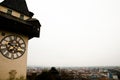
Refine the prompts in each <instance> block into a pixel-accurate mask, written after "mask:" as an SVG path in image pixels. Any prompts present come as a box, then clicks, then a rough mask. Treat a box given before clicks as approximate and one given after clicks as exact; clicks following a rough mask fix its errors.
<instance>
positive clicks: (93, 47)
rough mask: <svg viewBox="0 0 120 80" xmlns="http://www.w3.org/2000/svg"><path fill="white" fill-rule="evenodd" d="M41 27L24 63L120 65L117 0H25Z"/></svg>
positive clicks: (118, 2)
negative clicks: (38, 36)
mask: <svg viewBox="0 0 120 80" xmlns="http://www.w3.org/2000/svg"><path fill="white" fill-rule="evenodd" d="M26 1H27V5H28V8H29V10H30V11H32V12H34V14H35V15H34V17H35V18H37V19H39V21H40V23H41V25H42V27H41V32H40V38H33V39H31V40H30V41H29V47H28V65H37V66H49V67H51V66H120V0H26Z"/></svg>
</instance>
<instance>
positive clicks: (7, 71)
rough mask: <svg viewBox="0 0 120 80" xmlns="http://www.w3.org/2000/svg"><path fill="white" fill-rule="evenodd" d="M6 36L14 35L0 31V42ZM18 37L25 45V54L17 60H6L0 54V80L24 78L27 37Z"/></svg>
mask: <svg viewBox="0 0 120 80" xmlns="http://www.w3.org/2000/svg"><path fill="white" fill-rule="evenodd" d="M16 27H17V26H16ZM8 35H16V34H15V33H10V32H5V31H0V41H1V40H2V39H3V38H4V37H5V36H8ZM17 35H18V34H17ZM18 36H20V37H21V38H22V39H23V40H24V42H25V44H26V50H25V53H24V54H23V55H22V56H21V57H19V58H17V59H8V58H6V57H5V56H3V55H2V53H1V52H0V80H8V79H10V78H14V80H16V79H17V78H18V79H19V78H23V77H24V78H26V68H27V48H28V37H26V36H22V35H18ZM0 45H1V43H0Z"/></svg>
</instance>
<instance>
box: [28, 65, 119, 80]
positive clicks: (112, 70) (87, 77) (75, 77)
mask: <svg viewBox="0 0 120 80" xmlns="http://www.w3.org/2000/svg"><path fill="white" fill-rule="evenodd" d="M27 79H28V80H120V67H119V66H100V67H98V66H97V67H38V66H37V67H35V66H29V67H28V68H27Z"/></svg>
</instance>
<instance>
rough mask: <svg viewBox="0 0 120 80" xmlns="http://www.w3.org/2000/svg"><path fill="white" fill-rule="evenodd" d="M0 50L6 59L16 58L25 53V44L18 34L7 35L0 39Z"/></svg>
mask: <svg viewBox="0 0 120 80" xmlns="http://www.w3.org/2000/svg"><path fill="white" fill-rule="evenodd" d="M0 51H1V54H2V55H3V56H5V57H6V58H8V59H17V58H20V57H21V56H22V55H23V54H24V53H25V51H26V44H25V42H24V40H23V39H22V38H21V37H20V36H18V35H8V36H6V37H4V38H3V39H2V40H1V42H0Z"/></svg>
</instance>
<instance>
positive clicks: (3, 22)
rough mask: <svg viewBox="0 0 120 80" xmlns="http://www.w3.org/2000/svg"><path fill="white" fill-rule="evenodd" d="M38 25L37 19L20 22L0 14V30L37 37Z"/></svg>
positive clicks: (20, 20) (38, 32) (17, 19)
mask: <svg viewBox="0 0 120 80" xmlns="http://www.w3.org/2000/svg"><path fill="white" fill-rule="evenodd" d="M40 26H41V25H40V23H39V21H38V20H37V19H32V18H31V19H30V20H22V19H19V18H16V17H13V16H11V15H8V14H5V13H3V12H0V29H2V30H7V31H11V32H15V33H18V34H23V35H26V36H28V37H29V39H31V38H33V37H39V34H40Z"/></svg>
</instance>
